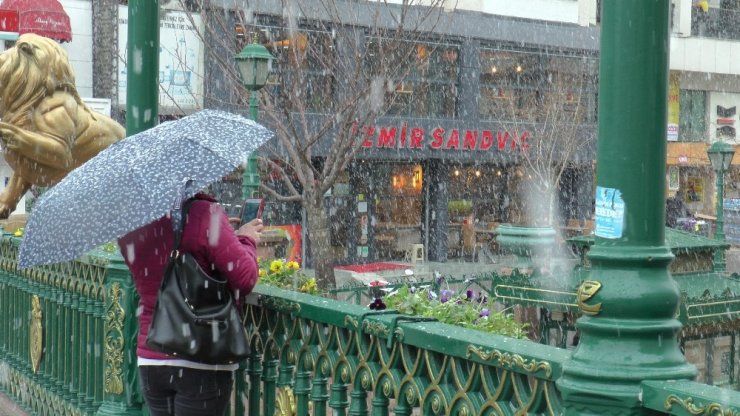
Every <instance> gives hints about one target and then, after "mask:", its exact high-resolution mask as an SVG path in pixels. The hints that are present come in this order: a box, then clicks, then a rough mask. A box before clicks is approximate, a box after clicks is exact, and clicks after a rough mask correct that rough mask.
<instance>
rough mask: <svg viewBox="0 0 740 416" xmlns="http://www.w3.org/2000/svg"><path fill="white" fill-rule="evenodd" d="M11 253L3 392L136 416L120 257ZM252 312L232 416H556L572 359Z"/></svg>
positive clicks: (271, 302)
mask: <svg viewBox="0 0 740 416" xmlns="http://www.w3.org/2000/svg"><path fill="white" fill-rule="evenodd" d="M18 244H19V239H18V238H15V237H11V236H9V235H7V234H6V235H4V236H3V238H2V240H1V241H0V388H1V389H2V390H3V391H4V392H5V393H6V394H8V395H9V396H11V397H12V398H13V399H14V400H16V401H17V403H18V404H19V405H20V406H21V407H23V408H25V409H26V410H27V411H29V412H30V413H31V414H35V415H53V416H57V415H61V416H66V415H137V416H138V415H142V414H146V409H144V406H143V404H142V399H141V396H140V394H139V387H138V381H137V372H136V368H135V356H136V353H135V348H136V339H135V338H136V296H135V292H134V288H133V287H132V285H131V282H130V276H129V274H128V271H127V270H126V268H125V266H123V263H122V261H121V258H120V256H119V255H118V253H106V252H102V251H99V252H95V253H91V254H90V255H88V256H85V257H84V258H82V259H79V260H78V261H75V262H70V263H65V264H60V265H55V266H45V267H41V268H36V269H31V270H30V271H20V270H18V269H17V267H16V258H17V249H18ZM471 281H473V279H468V283H469V282H471ZM463 283H465V281H464V282H463ZM248 301H249V303H248V305H246V315H245V325H246V327H247V330H248V334H249V338H250V344H251V347H252V354H251V356H250V359H249V360H247V362H245V363H244V365H243V366H242V368H241V370H240V371H239V372H237V375H236V386H235V393H234V398H233V400H232V403H231V406H230V412H229V414H230V415H234V416H236V415H245V414H248V415H253V416H256V415H275V414H277V415H301V416H304V415H308V414H311V415H326V414H336V415H354V416H362V415H367V416H369V415H373V416H376V415H389V414H394V415H398V416H403V415H410V414H412V413H413V412H415V413H416V414H422V415H459V416H462V415H514V414H521V415H524V414H530V415H560V414H564V412H565V409H564V405H563V401H562V398H561V394H560V391H559V390H558V387H557V385H556V383H555V381H556V380H558V379H559V378H560V377H561V376H562V368H563V363H564V362H566V361H567V360H568V359H569V358H570V357H571V351H568V350H565V349H560V348H555V347H551V346H547V345H541V344H537V343H534V342H530V341H526V340H518V339H512V338H506V337H503V336H497V335H490V334H486V333H483V332H478V331H475V330H469V329H463V328H461V327H456V326H451V325H447V324H444V323H440V322H436V321H430V320H428V319H423V318H418V317H414V316H408V315H401V314H398V313H396V312H395V311H392V310H384V311H373V310H370V309H368V308H367V307H364V306H361V305H355V304H351V303H347V302H343V301H338V300H334V299H327V298H323V297H318V296H312V295H306V294H302V293H296V292H293V291H288V290H283V289H279V288H275V287H270V286H265V285H258V286H257V288H256V289H255V291H254V293H253V295H251V296H250V297H249V298H248ZM593 370H594V371H595V372H597V371H598V363H596V364H594V369H593ZM641 388H642V390H643V397H644V402H643V405H644V408H645V409H651V410H652V411H655V412H657V413H656V414H671V415H688V414H694V415H697V414H703V415H737V414H740V393H738V392H733V391H730V390H725V389H718V388H713V387H710V386H705V385H702V384H698V383H693V382H688V381H680V382H679V381H676V382H671V381H644V382H643V383H642V385H641ZM733 412H734V413H733ZM615 414H620V413H615Z"/></svg>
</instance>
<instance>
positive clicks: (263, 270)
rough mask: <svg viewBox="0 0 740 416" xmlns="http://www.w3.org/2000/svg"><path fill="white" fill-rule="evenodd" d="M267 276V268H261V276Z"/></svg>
mask: <svg viewBox="0 0 740 416" xmlns="http://www.w3.org/2000/svg"><path fill="white" fill-rule="evenodd" d="M265 276H267V272H266V271H265V269H260V278H263V277H265Z"/></svg>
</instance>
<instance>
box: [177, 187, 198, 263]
mask: <svg viewBox="0 0 740 416" xmlns="http://www.w3.org/2000/svg"><path fill="white" fill-rule="evenodd" d="M193 202H195V199H192V198H191V199H188V200H187V201H185V203H184V204H182V208H181V209H180V224H179V226H178V224H177V223H176V222H175V221H173V222H172V231H174V232H175V245H174V247H173V248H172V252H173V253H174V252H176V251H177V249H178V248H180V240H181V239H182V233H183V231H185V220H186V219H187V216H188V211H190V206H191V205H193Z"/></svg>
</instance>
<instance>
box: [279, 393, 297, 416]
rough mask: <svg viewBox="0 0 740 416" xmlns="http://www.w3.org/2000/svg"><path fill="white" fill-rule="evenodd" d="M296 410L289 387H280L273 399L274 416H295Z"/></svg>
mask: <svg viewBox="0 0 740 416" xmlns="http://www.w3.org/2000/svg"><path fill="white" fill-rule="evenodd" d="M297 412H298V408H297V406H296V402H295V396H294V395H293V389H291V388H290V387H280V388H279V389H278V390H277V395H276V397H275V416H295V415H296V414H297Z"/></svg>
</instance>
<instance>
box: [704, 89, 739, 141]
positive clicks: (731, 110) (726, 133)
mask: <svg viewBox="0 0 740 416" xmlns="http://www.w3.org/2000/svg"><path fill="white" fill-rule="evenodd" d="M739 114H740V94H733V93H725V92H712V93H710V94H709V137H710V139H711V140H710V141H711V142H714V141H717V140H721V141H723V142H726V143H735V144H740V134H738V128H740V126H739V124H740V116H739Z"/></svg>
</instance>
